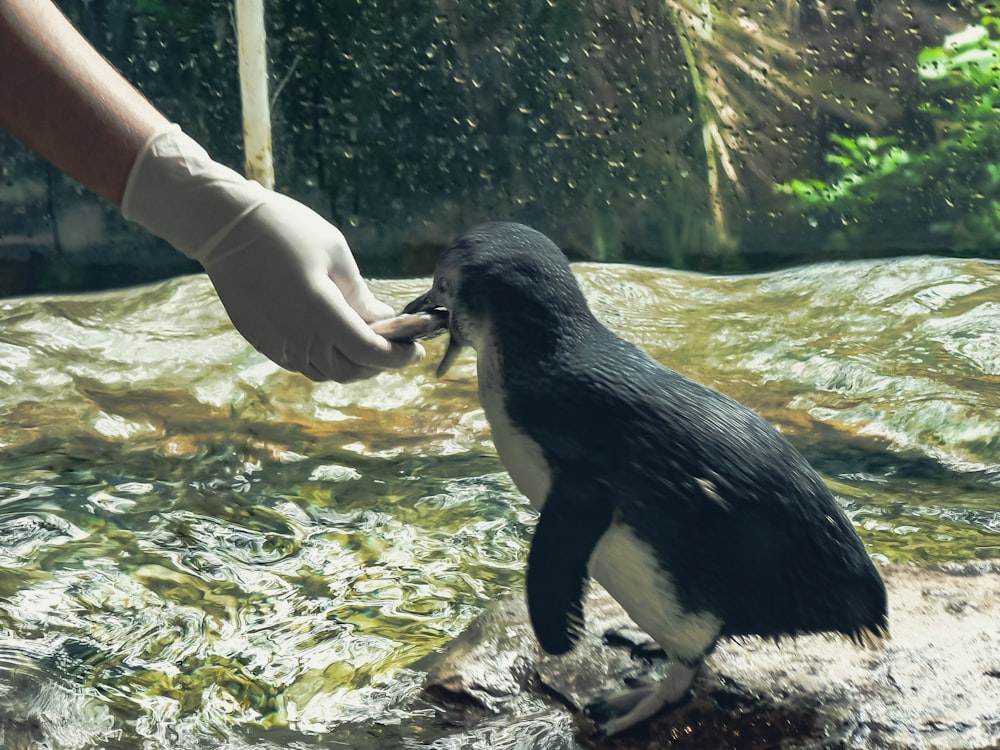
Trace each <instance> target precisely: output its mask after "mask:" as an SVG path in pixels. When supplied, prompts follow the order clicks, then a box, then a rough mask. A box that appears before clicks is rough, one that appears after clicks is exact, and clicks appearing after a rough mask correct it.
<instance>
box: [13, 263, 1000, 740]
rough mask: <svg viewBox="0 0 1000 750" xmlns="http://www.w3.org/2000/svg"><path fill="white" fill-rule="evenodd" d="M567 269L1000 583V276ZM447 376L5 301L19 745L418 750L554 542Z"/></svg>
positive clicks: (889, 519)
mask: <svg viewBox="0 0 1000 750" xmlns="http://www.w3.org/2000/svg"><path fill="white" fill-rule="evenodd" d="M579 270H580V273H581V277H582V279H583V281H584V284H585V288H586V290H587V292H588V294H589V295H590V297H591V299H592V302H593V304H594V306H595V309H596V311H597V313H598V315H599V316H600V317H602V318H603V319H604V320H605V321H606V322H607V323H608V324H609V325H610V326H612V327H613V328H615V329H617V330H619V331H620V332H621V333H623V334H624V335H626V336H628V337H629V338H632V339H633V340H636V341H637V342H639V343H640V344H641V345H643V346H644V347H645V348H647V349H648V350H649V351H650V352H651V353H652V354H653V355H654V356H656V357H657V358H659V359H660V360H662V361H663V362H665V363H666V364H668V365H670V366H672V367H674V368H675V369H678V370H680V371H682V372H685V373H686V374H689V375H691V376H693V377H695V378H697V379H699V380H702V381H704V382H707V383H709V384H711V385H713V386H715V387H717V388H719V389H721V390H723V391H725V392H727V393H729V394H730V395H732V396H734V397H736V398H738V399H740V400H742V401H744V402H745V403H747V404H749V405H750V406H752V407H753V408H755V409H757V410H758V411H760V412H761V413H763V414H764V415H765V416H767V417H768V418H769V419H771V420H772V421H773V422H775V423H776V424H778V425H779V426H780V427H781V429H782V430H783V431H785V432H786V434H788V435H789V437H790V438H791V439H792V440H793V442H795V443H796V444H797V445H798V446H799V447H800V448H801V449H802V450H803V451H804V452H805V453H806V454H807V455H808V456H809V458H810V459H811V460H812V461H813V462H814V464H815V465H816V466H817V467H818V468H819V469H820V470H821V472H822V473H823V474H824V476H825V477H826V478H827V480H828V481H829V482H830V483H831V485H832V486H833V488H834V489H835V491H836V492H837V493H838V495H839V497H840V498H841V499H842V501H843V502H844V503H845V505H846V506H847V507H848V509H849V511H850V512H851V513H852V515H853V518H854V520H855V522H856V523H857V524H858V526H859V529H860V532H861V534H862V536H863V538H864V540H865V542H866V543H867V544H868V545H869V546H870V548H871V549H872V551H873V553H875V554H877V555H880V556H883V557H886V558H889V559H892V560H917V561H940V560H948V559H965V558H976V557H979V558H986V557H1000V535H998V532H1000V334H998V333H997V332H998V331H1000V303H998V302H997V301H996V300H997V297H998V290H1000V266H998V265H994V264H987V263H982V262H974V261H961V260H941V259H932V258H915V259H909V260H900V261H887V262H876V263H851V264H836V265H820V266H814V267H809V268H803V269H797V270H792V271H786V272H782V273H775V274H769V275H761V276H748V277H747V276H744V277H725V278H720V277H706V276H698V275H692V274H683V273H675V272H667V271H657V270H650V269H637V268H631V267H621V266H593V265H592V266H583V267H581V268H580V269H579ZM425 285H426V282H425V281H424V280H420V281H394V282H381V283H379V284H378V285H377V286H378V291H379V292H380V293H381V295H382V296H383V297H384V298H387V299H388V300H389V301H391V302H393V303H395V304H396V305H397V307H399V306H401V305H402V303H403V302H405V301H406V300H408V299H410V298H411V297H413V296H415V295H416V294H417V293H419V292H420V291H422V290H423V289H424V288H425ZM442 346H443V342H441V341H437V342H434V343H432V344H431V353H430V356H429V358H428V361H427V362H426V363H424V364H422V365H420V366H417V367H414V368H411V369H410V370H408V371H406V372H401V373H385V374H383V375H381V376H379V377H378V378H376V379H375V380H373V381H369V382H366V383H360V384H353V385H349V386H342V385H338V384H330V383H328V384H322V385H315V384H312V383H310V382H309V381H307V380H305V379H304V378H301V377H299V376H295V375H291V374H288V373H285V372H283V371H281V370H279V369H278V368H276V367H275V366H273V365H271V364H270V363H269V362H267V361H266V360H264V359H263V358H262V357H260V356H259V355H258V354H256V353H255V352H254V351H252V349H250V348H249V347H248V346H247V345H246V344H245V343H244V342H243V340H242V339H241V338H240V337H239V336H238V335H237V334H236V333H235V332H233V331H232V329H231V328H230V326H229V325H228V323H227V321H226V318H225V316H224V314H223V312H222V309H221V307H220V305H219V304H218V302H217V300H216V298H215V296H214V294H213V293H212V291H211V289H210V288H209V286H208V283H207V281H206V280H205V279H204V278H201V277H196V278H188V279H181V280H177V281H173V282H170V283H166V284H162V285H157V286H151V287H144V288H139V289H134V290H129V291H124V292H116V293H111V294H102V295H94V296H82V297H58V298H32V299H22V300H6V301H2V302H0V384H2V386H0V624H2V631H0V732H2V737H0V744H2V745H3V746H4V747H12V748H13V747H19V746H23V747H34V746H35V743H37V742H39V741H41V740H42V739H43V738H47V739H48V741H49V742H50V743H51V744H52V745H53V746H56V747H65V748H86V747H92V746H93V747H98V746H99V747H108V748H113V747H122V748H126V747H127V748H135V747H147V748H161V747H162V748H171V749H174V748H188V747H190V748H201V747H213V748H222V747H226V748H230V747H231V748H238V747H246V746H254V747H268V746H272V745H273V746H275V747H278V746H280V747H307V746H309V747H315V746H330V747H336V746H341V745H344V744H346V745H347V746H377V745H380V744H381V745H382V746H385V747H398V746H406V745H413V746H416V745H418V744H419V742H420V738H421V737H423V736H424V735H423V734H422V732H423V731H424V730H423V729H422V727H424V726H425V725H426V722H427V721H429V719H428V718H427V717H426V716H424V715H423V714H422V713H421V712H420V711H414V709H412V708H411V707H409V704H408V700H407V699H408V698H409V697H410V696H412V694H413V693H414V691H415V690H417V687H418V678H417V676H415V675H413V674H412V673H410V672H408V671H406V670H401V667H403V666H405V665H407V664H409V663H411V662H413V661H414V660H415V659H417V658H419V657H420V656H422V655H424V654H426V653H428V652H429V651H430V650H432V649H434V648H435V647H437V646H439V645H440V644H442V643H444V642H445V641H446V640H448V639H449V638H450V637H452V636H453V635H454V634H456V633H457V632H459V631H460V630H461V629H462V628H463V627H464V626H465V625H466V624H468V622H469V621H470V620H471V619H472V618H473V617H474V616H475V615H476V613H477V612H479V611H480V610H481V609H482V607H483V606H484V605H485V604H486V603H487V602H488V601H490V600H492V599H494V598H496V597H498V596H501V595H502V594H504V593H505V592H507V591H509V590H511V589H518V588H520V587H521V581H522V566H523V561H524V557H525V553H526V550H527V542H528V539H529V537H530V529H531V525H532V523H533V519H534V515H533V512H532V511H531V510H530V508H529V506H528V505H527V503H526V502H525V501H524V500H523V499H522V498H521V497H520V496H519V495H518V494H517V492H516V491H515V490H514V488H513V486H512V485H511V483H510V480H509V479H508V477H507V475H506V474H505V473H504V472H503V469H502V467H501V465H500V464H499V462H498V461H497V459H496V456H495V453H494V451H493V448H492V444H491V443H490V441H489V433H488V429H487V425H486V423H485V421H484V419H483V416H482V412H481V411H480V410H479V408H478V406H477V404H476V397H475V381H474V364H473V360H472V357H471V354H470V355H468V356H466V357H465V358H464V359H462V360H461V361H460V363H459V364H458V366H456V367H455V368H454V369H453V370H452V372H451V373H450V374H449V376H448V379H447V380H444V381H437V380H435V379H434V377H433V369H434V366H435V365H436V362H437V360H438V359H439V358H440V356H441V353H442V348H441V347H442ZM549 720H550V719H549ZM523 731H528V730H527V729H526V728H525V727H520V728H510V729H509V731H508V733H507V735H505V734H504V731H503V728H497V731H496V733H494V734H491V736H490V739H489V742H490V743H491V744H493V745H499V746H503V745H504V742H505V741H510V742H513V741H514V737H515V734H516V733H517V732H523ZM535 731H543V730H542V729H539V728H538V727H536V728H535ZM545 731H548V730H545ZM552 731H555V730H552ZM563 731H568V730H566V728H564V729H563ZM505 736H506V737H507V740H505V739H504V737H505ZM442 746H443V745H442ZM553 746H557V745H553Z"/></svg>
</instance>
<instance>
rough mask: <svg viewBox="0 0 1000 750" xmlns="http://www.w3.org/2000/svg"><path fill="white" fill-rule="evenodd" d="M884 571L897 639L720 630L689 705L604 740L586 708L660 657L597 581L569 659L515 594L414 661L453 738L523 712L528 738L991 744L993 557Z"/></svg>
mask: <svg viewBox="0 0 1000 750" xmlns="http://www.w3.org/2000/svg"><path fill="white" fill-rule="evenodd" d="M882 572H883V575H884V576H885V579H886V584H887V586H888V589H889V596H890V599H889V601H890V608H891V612H890V628H891V638H890V639H889V640H888V641H886V642H884V643H883V644H882V645H881V646H880V647H878V648H875V649H867V650H866V649H860V648H857V647H856V646H854V645H852V644H851V643H850V642H848V641H847V640H845V639H841V638H835V637H828V636H804V637H800V638H796V639H785V640H782V641H781V642H778V643H774V642H770V641H762V640H759V639H742V640H740V641H724V642H722V643H720V644H719V647H718V648H717V650H716V651H715V653H714V654H713V655H712V656H711V657H710V658H709V659H708V661H707V663H706V668H705V670H704V671H703V673H702V674H701V675H700V677H699V678H698V680H697V682H696V683H695V691H696V697H695V699H694V700H693V701H692V702H691V703H689V704H687V705H686V706H683V707H681V708H679V709H677V710H675V711H673V712H668V713H664V714H661V715H659V716H657V717H655V718H654V719H652V720H651V721H650V722H648V723H647V724H645V725H642V726H639V727H636V728H635V729H633V730H631V731H629V732H626V733H624V734H622V735H621V736H618V737H614V738H610V739H609V738H598V737H595V736H594V727H593V725H592V724H591V723H590V722H589V721H588V720H587V719H586V718H585V717H584V715H583V713H582V708H583V707H584V706H585V705H586V704H587V703H589V702H591V701H592V700H593V699H594V698H596V697H598V696H599V695H602V694H604V693H607V692H614V691H616V690H618V689H620V688H621V687H622V686H623V685H624V684H625V683H626V682H628V681H629V680H633V679H636V678H641V677H642V676H645V675H648V674H650V673H651V672H662V671H663V670H664V669H666V668H667V667H668V663H667V662H666V660H665V659H664V658H663V656H662V652H661V653H660V654H659V655H657V654H655V653H654V652H653V651H652V650H650V649H647V648H644V646H645V645H647V643H646V642H647V641H648V639H647V638H646V636H645V635H644V634H643V633H642V632H641V631H639V630H638V629H637V628H636V627H635V626H634V624H632V623H631V621H630V620H629V619H628V618H627V616H626V615H625V613H624V612H623V611H622V610H621V609H620V608H619V607H618V605H617V604H616V603H615V602H614V601H613V600H612V599H611V598H610V597H609V596H608V595H607V594H606V593H605V592H604V591H603V590H602V589H600V587H598V586H594V587H593V590H592V591H591V594H590V595H589V597H588V601H587V606H586V613H587V633H586V636H585V637H584V638H581V641H580V643H579V644H578V645H577V647H576V649H575V650H574V651H573V652H571V653H570V654H568V655H566V656H563V657H551V656H547V655H540V654H539V650H538V647H537V643H536V641H535V639H534V637H533V635H532V633H531V627H530V625H529V623H528V620H527V609H526V606H525V603H524V600H523V597H521V596H515V597H511V598H508V599H505V600H503V601H500V602H497V603H496V604H495V605H493V606H492V607H491V608H490V609H488V610H487V611H486V612H485V613H484V614H483V615H482V616H481V617H480V618H479V619H478V620H477V621H476V622H475V623H473V625H472V626H471V627H470V628H469V629H468V630H467V631H466V632H465V633H463V634H462V635H461V636H459V637H458V638H457V639H456V640H455V641H454V642H453V643H452V644H450V645H449V646H448V647H447V648H446V649H445V650H444V651H443V652H441V653H439V654H435V655H433V656H431V657H428V658H427V659H425V660H423V661H422V662H420V663H418V664H417V665H415V668H417V669H422V670H425V671H426V672H427V677H426V683H425V687H426V692H427V694H428V695H429V696H431V697H432V700H433V701H434V702H435V703H436V705H437V707H438V710H439V711H440V712H441V716H442V718H443V719H444V721H443V723H442V735H441V736H440V737H439V738H438V743H439V744H441V746H447V747H451V746H455V747H473V746H477V745H479V746H483V745H485V743H486V742H488V740H489V736H490V733H491V727H496V726H497V725H498V723H500V722H504V723H507V724H508V725H509V724H510V723H524V724H525V728H526V732H529V733H530V734H526V735H525V736H526V737H527V736H533V739H532V740H531V744H527V745H524V747H532V748H534V747H538V748H542V747H545V748H583V747H588V748H605V747H607V748H611V747H613V748H667V747H669V748H737V747H738V748H764V747H778V746H780V747H782V748H809V749H810V750H826V749H830V750H833V749H834V748H836V749H840V748H866V749H867V748H884V749H886V750H897V748H898V749H899V750H902V749H903V748H907V749H912V748H935V749H939V748H949V749H958V748H963V749H971V748H977V749H978V748H995V747H996V746H997V744H998V743H1000V709H998V707H1000V564H996V563H992V564H976V563H971V564H965V565H955V566H942V567H935V568H924V567H916V566H886V567H884V568H883V569H882ZM446 726H450V727H451V729H450V730H448V729H445V728H444V727H446ZM445 736H447V737H448V741H445V742H443V744H442V741H443V740H444V737H445ZM455 743H458V744H455Z"/></svg>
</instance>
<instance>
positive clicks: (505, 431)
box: [476, 336, 552, 510]
mask: <svg viewBox="0 0 1000 750" xmlns="http://www.w3.org/2000/svg"><path fill="white" fill-rule="evenodd" d="M485 338H486V341H484V342H483V344H481V345H479V346H477V352H476V355H477V356H476V371H477V373H478V377H479V403H480V404H481V405H482V407H483V411H484V412H485V413H486V419H487V421H488V422H489V423H490V432H491V433H492V435H493V445H494V446H496V449H497V454H498V455H499V456H500V460H501V461H502V462H503V465H504V466H505V467H506V469H507V473H508V474H510V478H511V479H513V480H514V484H515V485H516V486H517V488H518V489H519V490H520V491H521V493H522V494H523V495H524V496H525V497H527V498H528V500H530V501H531V504H532V506H534V508H535V509H536V510H541V509H542V506H543V505H545V498H547V497H548V496H549V490H550V489H551V487H552V472H551V471H550V470H549V464H548V462H547V461H546V460H545V454H544V453H542V449H541V448H540V447H539V446H538V443H536V442H535V441H534V440H532V439H531V438H530V437H528V436H527V435H526V434H524V432H522V431H521V430H519V429H518V428H517V427H516V426H515V425H514V423H513V422H511V420H510V417H509V416H508V414H507V405H506V403H505V401H504V394H503V384H502V382H501V380H500V363H499V361H498V360H497V350H496V347H495V346H493V342H492V337H491V336H486V337H485Z"/></svg>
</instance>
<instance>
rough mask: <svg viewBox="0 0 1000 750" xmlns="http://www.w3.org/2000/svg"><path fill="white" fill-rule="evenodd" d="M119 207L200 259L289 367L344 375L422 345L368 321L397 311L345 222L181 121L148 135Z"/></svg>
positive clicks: (252, 334) (266, 349) (251, 332)
mask: <svg viewBox="0 0 1000 750" xmlns="http://www.w3.org/2000/svg"><path fill="white" fill-rule="evenodd" d="M122 215H123V216H125V218H126V219H129V220H130V221H134V222H136V223H138V224H140V225H142V226H143V227H145V228H146V229H148V230H149V231H150V232H152V233H153V234H155V235H157V236H158V237H162V238H163V239H165V240H166V241H167V242H169V243H170V244H171V245H173V246H174V247H175V248H177V249H178V250H180V251H181V252H182V253H184V254H185V255H186V256H188V257H189V258H194V259H195V260H197V261H199V262H200V263H201V264H202V266H204V267H205V270H206V271H207V272H208V276H209V278H210V279H211V280H212V283H213V284H214V285H215V289H216V291H217V292H218V294H219V298H220V299H221V300H222V304H223V305H225V308H226V312H228V313H229V317H230V319H231V320H232V321H233V325H235V326H236V328H237V330H239V332H240V333H242V334H243V336H244V337H245V338H246V339H247V341H249V342H250V343H251V344H253V346H254V347H256V348H257V350H258V351H260V352H261V353H262V354H264V355H265V356H267V357H268V358H270V359H271V360H273V361H274V362H276V363H277V364H279V365H281V366H282V367H285V368H287V369H289V370H294V371H296V372H301V373H302V374H304V375H306V376H308V377H310V378H312V379H313V380H331V379H332V380H339V381H341V382H347V381H350V380H359V379H361V378H366V377H369V376H371V375H374V374H375V373H377V372H378V371H379V370H381V369H384V368H387V367H403V366H404V365H407V364H409V363H411V362H413V361H416V360H417V359H420V358H421V357H422V356H423V355H424V350H423V347H421V346H420V345H419V344H414V343H399V342H391V341H388V340H386V339H384V338H382V337H381V336H379V335H377V334H376V333H374V332H373V331H372V330H371V328H369V326H368V323H371V322H373V321H375V320H380V319H382V318H387V317H390V316H391V315H392V314H393V311H392V309H391V308H390V307H389V306H388V305H386V304H384V303H382V302H379V301H378V300H377V299H375V297H374V296H373V295H372V293H371V291H370V290H369V289H368V286H367V285H366V284H365V282H364V279H362V278H361V273H360V272H359V271H358V266H357V263H356V262H355V260H354V256H353V255H352V254H351V250H350V248H349V247H348V245H347V240H346V239H344V235H343V234H342V233H341V232H340V230H339V229H337V228H336V227H335V226H333V225H332V224H330V223H329V222H328V221H326V220H325V219H324V218H323V217H321V216H320V215H319V214H317V213H316V212H315V211H313V210H312V209H310V208H308V207H307V206H304V205H303V204H301V203H299V202H297V201H295V200H293V199H291V198H289V197H288V196H285V195H281V194H280V193H275V192H273V191H270V190H267V189H266V188H264V187H263V186H261V185H259V184H258V183H256V182H253V181H251V180H247V179H245V178H243V177H242V176H241V175H239V174H238V173H237V172H235V171H233V170H232V169H229V168H228V167H225V166H223V165H221V164H219V163H217V162H215V161H213V160H212V158H211V157H210V156H209V155H208V154H207V153H206V152H205V150H204V149H203V148H202V147H201V146H199V145H198V144H197V143H196V142H195V141H194V140H192V139H191V138H190V137H188V136H187V135H185V134H184V133H183V132H181V129H180V128H179V127H178V126H176V125H172V126H171V127H170V128H169V129H167V130H164V131H163V132H160V133H157V134H155V135H154V136H152V137H151V138H150V139H149V140H148V141H147V142H146V144H145V145H144V146H143V148H142V151H140V153H139V156H138V158H137V159H136V161H135V164H134V165H133V166H132V171H131V172H130V174H129V178H128V182H127V184H126V187H125V195H124V198H123V199H122Z"/></svg>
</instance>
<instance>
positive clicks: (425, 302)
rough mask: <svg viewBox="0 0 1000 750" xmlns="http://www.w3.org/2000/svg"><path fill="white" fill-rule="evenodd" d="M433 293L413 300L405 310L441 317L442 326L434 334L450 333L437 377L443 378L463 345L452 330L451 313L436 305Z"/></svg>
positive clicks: (405, 312)
mask: <svg viewBox="0 0 1000 750" xmlns="http://www.w3.org/2000/svg"><path fill="white" fill-rule="evenodd" d="M432 292H433V290H431V292H427V293H426V294H422V295H420V296H419V297H417V298H416V299H415V300H413V301H412V302H411V303H410V304H408V305H407V306H406V307H404V308H403V313H404V314H413V313H430V314H432V315H437V316H440V317H441V322H442V325H441V327H440V328H438V329H437V330H436V331H435V332H434V334H435V335H436V334H438V333H442V332H444V331H445V330H447V331H448V332H449V334H450V335H449V337H448V349H447V350H446V351H445V353H444V358H443V359H442V360H441V364H439V365H438V368H437V373H436V375H437V377H439V378H440V377H443V376H444V374H445V373H446V372H448V370H449V369H450V368H451V366H452V364H454V362H455V359H456V358H457V357H458V353H459V352H460V351H462V345H461V344H460V343H459V341H458V338H457V337H456V336H455V332H454V331H453V330H452V328H451V313H449V312H448V311H447V310H445V309H444V308H443V307H441V306H440V305H437V304H435V302H434V299H433V297H432V296H431V293H432Z"/></svg>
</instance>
